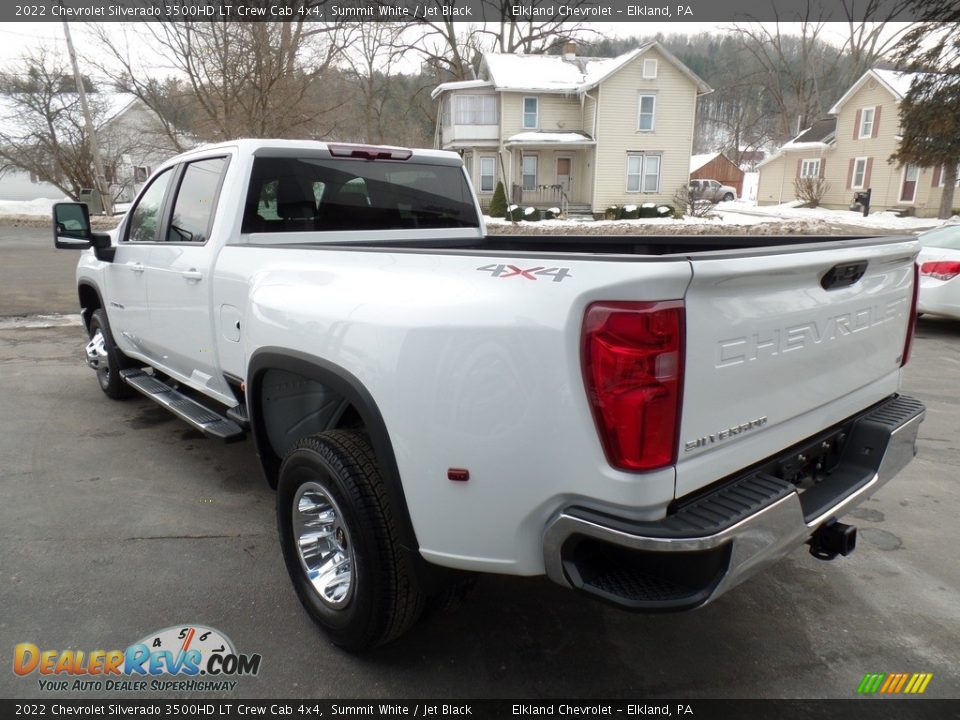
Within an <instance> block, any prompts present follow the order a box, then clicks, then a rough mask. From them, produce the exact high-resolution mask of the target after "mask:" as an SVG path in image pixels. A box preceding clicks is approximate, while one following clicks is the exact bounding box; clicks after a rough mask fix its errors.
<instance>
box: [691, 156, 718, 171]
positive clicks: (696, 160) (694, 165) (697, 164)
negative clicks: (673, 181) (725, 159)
mask: <svg viewBox="0 0 960 720" xmlns="http://www.w3.org/2000/svg"><path fill="white" fill-rule="evenodd" d="M718 155H720V153H704V154H703V155H691V156H690V172H693V171H694V170H699V169H700V168H702V167H703V166H704V165H706V164H707V163H708V162H710V161H711V160H713V159H714V158H716V157H717V156H718Z"/></svg>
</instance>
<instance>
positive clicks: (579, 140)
mask: <svg viewBox="0 0 960 720" xmlns="http://www.w3.org/2000/svg"><path fill="white" fill-rule="evenodd" d="M504 144H505V145H596V144H597V141H596V140H594V139H593V138H592V137H590V136H589V135H587V134H586V133H583V132H576V131H571V132H541V131H539V130H528V131H527V132H522V133H517V134H516V135H511V136H510V137H508V138H507V140H506V142H505V143H504Z"/></svg>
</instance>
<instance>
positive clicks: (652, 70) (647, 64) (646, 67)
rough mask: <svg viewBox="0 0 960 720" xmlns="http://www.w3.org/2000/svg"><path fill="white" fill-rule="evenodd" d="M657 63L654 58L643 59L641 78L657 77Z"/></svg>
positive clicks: (653, 78)
mask: <svg viewBox="0 0 960 720" xmlns="http://www.w3.org/2000/svg"><path fill="white" fill-rule="evenodd" d="M657 65H658V63H657V61H656V60H644V61H643V79H644V80H656V79H657Z"/></svg>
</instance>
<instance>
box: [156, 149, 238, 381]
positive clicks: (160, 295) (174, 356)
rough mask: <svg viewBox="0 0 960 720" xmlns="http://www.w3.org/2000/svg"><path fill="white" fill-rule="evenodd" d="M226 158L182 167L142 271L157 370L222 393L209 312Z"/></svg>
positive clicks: (212, 317)
mask: <svg viewBox="0 0 960 720" xmlns="http://www.w3.org/2000/svg"><path fill="white" fill-rule="evenodd" d="M226 166H227V158H225V157H212V158H204V159H201V160H193V161H191V162H189V163H186V164H185V165H184V166H183V167H182V170H181V173H180V175H179V176H178V178H179V180H178V183H179V184H178V187H177V189H176V193H175V194H174V196H173V198H172V200H171V202H170V206H171V214H170V217H169V220H168V221H167V222H166V223H164V225H163V226H162V227H161V233H162V238H161V242H159V243H158V244H157V246H156V247H155V248H154V251H153V253H152V254H151V256H150V265H149V267H148V268H147V272H146V275H147V292H148V294H149V296H150V335H151V340H152V341H153V342H154V343H155V344H156V354H157V355H158V357H157V360H156V362H157V365H158V366H160V367H161V369H162V370H164V371H165V372H167V373H168V374H170V375H173V376H174V377H176V378H178V379H180V380H182V381H185V382H187V384H189V385H192V386H194V387H196V388H198V389H204V390H209V391H213V392H214V393H226V392H228V391H229V389H228V388H227V387H226V386H225V382H224V380H223V377H222V376H221V375H220V374H219V372H218V371H217V367H218V362H217V353H216V347H215V340H216V334H215V322H216V320H217V317H218V316H219V313H217V312H211V310H210V303H211V302H212V301H213V294H212V292H211V287H212V284H211V283H212V281H213V266H214V261H215V260H216V256H217V251H218V250H219V249H220V248H221V247H222V245H223V242H222V239H220V242H218V238H216V237H214V234H216V233H218V230H217V229H216V227H215V226H214V223H213V219H214V211H215V209H216V204H217V197H218V195H219V191H220V183H221V180H222V178H223V173H224V170H225V169H226Z"/></svg>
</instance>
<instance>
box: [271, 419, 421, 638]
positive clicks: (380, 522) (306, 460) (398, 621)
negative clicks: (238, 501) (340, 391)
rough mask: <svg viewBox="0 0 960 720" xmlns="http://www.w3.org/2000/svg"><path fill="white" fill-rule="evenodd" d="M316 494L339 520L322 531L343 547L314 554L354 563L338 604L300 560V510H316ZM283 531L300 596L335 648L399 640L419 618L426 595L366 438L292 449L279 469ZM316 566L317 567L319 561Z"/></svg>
mask: <svg viewBox="0 0 960 720" xmlns="http://www.w3.org/2000/svg"><path fill="white" fill-rule="evenodd" d="M304 493H309V494H310V495H305V494H304ZM298 496H302V497H300V498H299V499H298ZM311 497H313V498H318V497H319V498H321V499H322V501H324V502H325V501H330V502H329V505H328V506H329V508H330V509H331V510H332V511H333V514H332V516H330V515H328V516H326V518H329V517H333V518H335V519H336V521H335V522H334V521H331V522H330V523H329V525H325V526H324V527H325V528H329V529H328V530H327V532H329V533H331V534H332V535H333V536H334V537H335V538H336V541H337V545H338V547H339V549H338V550H330V554H328V555H326V556H324V555H322V551H321V549H320V544H321V541H320V540H317V542H316V546H315V547H313V548H311V549H310V555H311V556H320V557H321V558H323V557H326V558H329V559H330V560H332V561H336V560H337V557H346V558H347V559H348V560H349V564H350V572H351V578H350V580H349V581H348V582H346V583H343V584H346V585H347V587H348V590H347V591H345V592H346V593H347V594H346V595H345V597H342V598H339V599H336V598H329V597H328V598H324V597H322V596H321V594H320V591H319V590H318V589H317V588H316V587H315V586H314V584H313V582H311V580H310V579H309V578H308V576H307V569H306V562H307V560H305V559H302V557H301V551H300V545H299V543H298V538H297V536H296V532H295V530H297V528H298V527H299V523H300V522H301V519H302V518H304V517H305V515H301V511H300V510H299V509H298V507H300V506H301V504H303V503H306V504H305V505H303V507H310V498H311ZM304 498H307V499H306V500H304ZM295 515H296V520H295ZM312 527H320V525H313V526H312ZM277 529H278V531H279V533H280V546H281V548H282V549H283V558H284V561H285V563H286V565H287V571H288V572H289V573H290V579H291V580H292V581H293V587H294V589H295V590H296V592H297V596H298V597H299V598H300V602H301V603H303V606H304V608H306V610H307V612H308V613H309V614H310V616H311V617H312V618H313V619H314V621H315V622H316V623H317V624H318V625H320V627H322V628H323V629H324V630H325V631H326V632H327V634H328V635H329V636H330V639H331V640H332V641H333V643H334V644H335V645H338V646H339V647H342V648H344V649H345V650H349V651H353V652H356V651H360V650H365V649H367V648H371V647H375V646H377V645H382V644H384V643H387V642H390V641H391V640H394V639H396V638H397V637H399V636H400V635H402V634H403V633H404V632H406V631H407V630H408V629H409V628H410V627H411V626H412V625H413V624H414V623H415V622H416V621H417V618H418V617H419V616H420V613H421V611H422V610H423V603H424V597H423V593H422V592H421V591H420V588H419V587H418V585H417V583H416V581H415V578H414V576H413V570H412V568H410V567H409V562H408V559H407V557H406V556H405V554H404V551H403V549H402V547H401V545H400V541H399V538H398V532H397V527H396V522H395V519H394V517H393V515H392V512H391V508H390V504H389V502H388V500H387V496H386V491H385V489H384V484H383V479H382V477H381V475H380V470H379V468H378V466H377V461H376V457H375V456H374V453H373V449H372V448H371V447H370V442H369V440H368V439H367V437H366V435H365V434H364V433H362V432H359V431H353V430H330V431H327V432H323V433H318V434H316V435H311V436H309V437H306V438H303V439H301V440H300V441H298V442H297V443H296V445H294V446H293V448H292V449H291V450H290V452H289V453H287V455H286V457H285V458H284V459H283V464H282V465H281V467H280V478H279V482H278V484H277ZM341 539H343V540H344V542H343V543H342V547H340V545H341V543H340V540H341ZM323 542H324V543H332V542H333V541H332V540H327V539H325V540H323ZM307 547H309V546H307ZM336 552H341V553H343V554H342V555H340V556H337V555H334V553H336ZM310 561H312V562H317V561H316V560H314V559H313V557H311V558H310Z"/></svg>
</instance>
